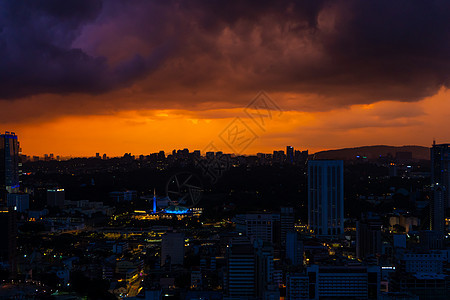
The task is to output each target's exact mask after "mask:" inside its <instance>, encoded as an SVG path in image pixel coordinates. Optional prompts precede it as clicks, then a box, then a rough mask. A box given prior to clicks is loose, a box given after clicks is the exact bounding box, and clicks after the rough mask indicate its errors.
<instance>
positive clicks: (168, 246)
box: [161, 232, 184, 266]
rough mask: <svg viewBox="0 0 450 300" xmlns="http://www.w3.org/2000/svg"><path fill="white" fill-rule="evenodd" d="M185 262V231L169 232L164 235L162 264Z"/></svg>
mask: <svg viewBox="0 0 450 300" xmlns="http://www.w3.org/2000/svg"><path fill="white" fill-rule="evenodd" d="M183 262H184V233H181V232H167V233H166V234H164V235H163V236H162V242H161V266H164V265H166V264H170V265H183Z"/></svg>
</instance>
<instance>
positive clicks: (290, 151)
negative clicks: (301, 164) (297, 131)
mask: <svg viewBox="0 0 450 300" xmlns="http://www.w3.org/2000/svg"><path fill="white" fill-rule="evenodd" d="M286 163H288V164H293V163H294V147H292V146H286Z"/></svg>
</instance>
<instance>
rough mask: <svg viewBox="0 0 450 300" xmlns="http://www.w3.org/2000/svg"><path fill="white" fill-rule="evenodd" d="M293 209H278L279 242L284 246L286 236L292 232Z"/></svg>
mask: <svg viewBox="0 0 450 300" xmlns="http://www.w3.org/2000/svg"><path fill="white" fill-rule="evenodd" d="M294 221H295V217H294V208H293V207H281V208H280V228H281V242H282V243H283V244H284V242H285V241H286V234H287V233H288V232H289V231H291V230H294Z"/></svg>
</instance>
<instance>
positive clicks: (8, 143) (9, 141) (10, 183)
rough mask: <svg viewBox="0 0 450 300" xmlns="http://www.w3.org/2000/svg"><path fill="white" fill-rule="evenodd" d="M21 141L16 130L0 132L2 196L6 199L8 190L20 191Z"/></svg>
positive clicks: (0, 194) (12, 191)
mask: <svg viewBox="0 0 450 300" xmlns="http://www.w3.org/2000/svg"><path fill="white" fill-rule="evenodd" d="M19 154H20V148H19V142H18V140H17V136H16V135H15V133H14V132H8V131H6V132H5V134H0V188H1V192H0V198H1V199H2V200H3V201H4V202H5V201H6V192H5V191H7V192H8V193H15V192H18V191H19V184H20V182H19V174H20V170H19V167H20V162H19Z"/></svg>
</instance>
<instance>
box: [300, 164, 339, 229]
mask: <svg viewBox="0 0 450 300" xmlns="http://www.w3.org/2000/svg"><path fill="white" fill-rule="evenodd" d="M308 225H309V228H310V230H313V232H314V233H315V234H316V235H319V236H336V235H340V234H343V233H344V163H343V161H342V160H310V161H308Z"/></svg>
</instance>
